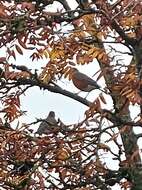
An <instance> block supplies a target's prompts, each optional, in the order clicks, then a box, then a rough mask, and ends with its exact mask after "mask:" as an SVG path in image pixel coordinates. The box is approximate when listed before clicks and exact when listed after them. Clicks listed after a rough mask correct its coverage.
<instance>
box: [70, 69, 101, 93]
mask: <svg viewBox="0 0 142 190" xmlns="http://www.w3.org/2000/svg"><path fill="white" fill-rule="evenodd" d="M71 80H72V82H73V84H74V86H75V87H76V88H78V89H79V90H81V91H84V92H90V91H92V90H94V89H100V88H101V87H100V86H99V85H98V84H97V82H96V81H94V80H93V79H91V78H90V77H88V76H87V75H85V74H84V73H81V72H79V70H78V69H76V68H73V69H72V73H71Z"/></svg>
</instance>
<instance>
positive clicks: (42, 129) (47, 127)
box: [36, 111, 58, 135]
mask: <svg viewBox="0 0 142 190" xmlns="http://www.w3.org/2000/svg"><path fill="white" fill-rule="evenodd" d="M57 124H58V122H57V121H56V119H55V112H54V111H50V112H49V114H48V116H47V118H46V119H45V120H44V121H42V122H41V124H40V125H39V128H38V130H37V132H36V133H37V134H39V135H42V134H48V133H50V132H51V131H52V130H54V129H55V127H58V125H57Z"/></svg>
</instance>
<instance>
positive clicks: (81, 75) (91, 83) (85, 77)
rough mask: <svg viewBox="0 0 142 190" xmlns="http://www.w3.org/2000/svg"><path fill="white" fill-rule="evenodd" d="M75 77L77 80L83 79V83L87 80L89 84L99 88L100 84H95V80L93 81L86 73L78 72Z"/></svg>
mask: <svg viewBox="0 0 142 190" xmlns="http://www.w3.org/2000/svg"><path fill="white" fill-rule="evenodd" d="M75 77H76V79H77V80H81V81H83V80H84V82H85V83H86V82H88V83H89V85H92V86H95V87H96V88H100V86H99V85H98V84H97V82H96V81H94V80H93V79H91V78H90V77H88V76H87V75H85V74H83V73H80V72H78V73H77V74H76V76H75Z"/></svg>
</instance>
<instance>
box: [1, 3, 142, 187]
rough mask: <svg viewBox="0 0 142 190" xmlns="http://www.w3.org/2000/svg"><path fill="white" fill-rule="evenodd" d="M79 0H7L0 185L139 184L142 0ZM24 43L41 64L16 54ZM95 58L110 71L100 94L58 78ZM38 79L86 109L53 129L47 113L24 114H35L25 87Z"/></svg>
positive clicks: (102, 73)
mask: <svg viewBox="0 0 142 190" xmlns="http://www.w3.org/2000/svg"><path fill="white" fill-rule="evenodd" d="M73 2H74V8H72V7H73V6H72V2H71V1H69V0H57V1H54V0H43V1H41V0H30V1H29V0H27V1H26V0H22V1H18V0H2V1H0V48H1V53H0V97H1V99H0V102H1V107H0V189H6V190H8V189H9V190H20V189H21V190H30V189H31V190H34V189H35V190H37V189H41V190H44V189H51V190H58V189H61V190H68V189H75V190H93V189H98V190H100V189H101V190H109V189H113V187H116V188H118V189H125V190H128V189H131V190H141V187H142V180H141V179H142V165H141V159H140V154H141V153H140V148H139V146H138V145H137V143H138V139H139V138H140V137H141V136H142V135H141V133H138V134H135V133H134V131H133V129H134V128H136V127H138V126H139V127H142V120H141V115H142V106H141V103H142V83H141V80H142V67H141V65H142V2H141V1H140V0H116V1H113V0H111V1H109V0H90V1H89V0H74V1H73ZM51 7H52V8H53V9H54V11H51V10H50V8H51ZM53 9H52V10H53ZM27 52H28V53H29V54H30V60H31V61H37V62H38V61H39V60H46V61H45V62H44V66H43V65H42V66H41V67H40V69H39V68H38V69H35V70H33V69H30V68H31V67H30V66H29V67H28V66H27V64H26V63H25V64H20V63H19V64H16V59H17V57H18V56H23V57H25V56H27ZM29 54H28V55H29ZM124 57H125V59H123V58H124ZM127 57H128V60H130V61H129V62H128V61H127ZM130 58H131V59H130ZM91 63H94V68H93V69H94V74H96V73H97V77H98V78H97V80H104V81H105V88H104V89H103V90H102V91H101V90H100V93H99V94H98V96H97V97H96V98H94V100H93V101H89V100H88V99H85V98H84V97H81V96H80V95H77V94H74V93H72V92H70V91H67V90H66V89H63V88H62V86H61V85H59V83H58V82H59V81H62V80H64V79H66V80H68V81H69V82H70V83H71V82H72V81H71V80H72V72H73V68H74V67H78V66H79V65H81V66H82V67H83V66H84V65H87V64H91ZM96 64H99V68H100V69H99V70H98V71H96V70H95V68H96ZM34 86H37V87H39V91H40V90H44V91H47V93H58V94H62V95H63V96H64V98H66V97H69V98H71V99H73V100H76V101H78V102H79V103H80V104H84V105H86V106H87V109H86V111H85V113H84V119H83V120H82V121H80V122H79V123H75V124H69V125H66V124H64V123H62V120H63V118H59V119H58V127H57V128H55V129H54V130H52V131H50V132H49V134H46V135H37V134H35V133H34V132H33V131H34V130H33V129H34V127H35V126H36V125H39V123H40V122H41V121H43V119H40V118H35V120H34V121H33V122H32V123H20V122H18V119H20V118H22V117H23V116H24V114H28V110H22V108H21V97H22V96H23V95H26V93H27V90H29V89H32V88H33V87H34ZM108 98H109V100H110V99H111V101H112V103H113V107H112V108H110V106H109V105H110V102H109V101H108ZM47 101H48V100H47ZM130 106H131V107H133V108H130ZM135 106H137V107H138V108H139V113H138V114H137V116H136V118H135V119H132V118H131V116H130V114H131V109H135ZM104 107H105V109H104ZM106 108H107V109H106ZM55 109H56V108H55ZM39 111H40V110H39ZM60 111H61V112H62V109H61V110H60ZM16 122H17V123H18V124H17V125H16V126H15V124H14V123H16ZM113 147H114V148H113ZM106 158H107V159H109V162H112V163H114V162H115V163H116V167H115V169H114V168H113V169H112V168H110V167H109V166H108V164H107V161H106Z"/></svg>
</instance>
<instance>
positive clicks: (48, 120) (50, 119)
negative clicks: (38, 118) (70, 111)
mask: <svg viewBox="0 0 142 190" xmlns="http://www.w3.org/2000/svg"><path fill="white" fill-rule="evenodd" d="M45 121H46V123H47V124H49V125H57V121H56V119H55V118H54V117H47V118H46V120H45Z"/></svg>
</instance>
